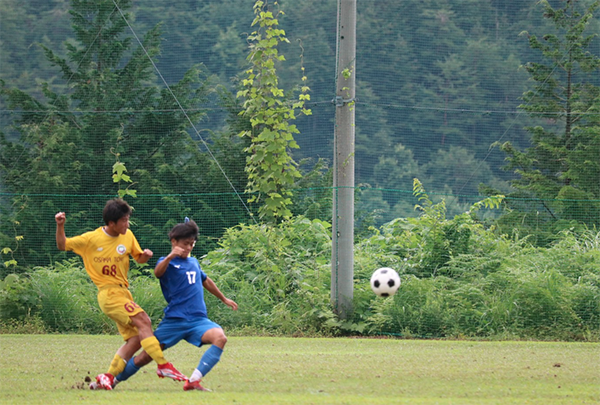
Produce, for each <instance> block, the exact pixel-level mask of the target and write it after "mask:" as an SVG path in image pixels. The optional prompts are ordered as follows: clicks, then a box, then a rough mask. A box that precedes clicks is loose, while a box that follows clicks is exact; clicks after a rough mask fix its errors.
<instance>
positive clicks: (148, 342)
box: [140, 336, 168, 365]
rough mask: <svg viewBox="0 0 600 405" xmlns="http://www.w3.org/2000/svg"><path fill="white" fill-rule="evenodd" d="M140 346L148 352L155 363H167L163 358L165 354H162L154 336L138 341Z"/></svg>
mask: <svg viewBox="0 0 600 405" xmlns="http://www.w3.org/2000/svg"><path fill="white" fill-rule="evenodd" d="M140 343H141V344H142V347H143V348H144V350H145V351H146V353H148V355H149V356H150V357H152V360H154V361H155V362H156V363H157V364H159V365H161V364H166V363H168V362H167V360H166V359H165V355H164V354H163V351H162V349H161V348H160V343H158V340H157V339H156V337H154V336H150V337H147V338H146V339H144V340H142V341H141V342H140Z"/></svg>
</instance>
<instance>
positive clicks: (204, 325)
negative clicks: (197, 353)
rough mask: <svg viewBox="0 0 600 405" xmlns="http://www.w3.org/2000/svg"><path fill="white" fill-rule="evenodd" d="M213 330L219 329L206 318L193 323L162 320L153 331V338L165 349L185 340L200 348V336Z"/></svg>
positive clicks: (178, 320) (174, 319)
mask: <svg viewBox="0 0 600 405" xmlns="http://www.w3.org/2000/svg"><path fill="white" fill-rule="evenodd" d="M213 328H219V329H220V328H221V326H219V325H217V324H216V323H214V322H213V321H211V320H210V319H208V318H199V319H197V320H194V321H189V320H186V319H176V318H167V319H163V320H162V321H161V322H160V324H158V327H157V328H156V330H155V331H154V336H156V339H158V341H159V342H160V344H161V345H164V348H165V349H168V348H169V347H172V346H175V345H176V344H177V343H179V341H180V340H182V339H185V340H186V341H187V342H189V343H191V344H193V345H194V346H198V347H200V346H202V336H203V335H204V334H205V333H206V331H208V330H210V329H213Z"/></svg>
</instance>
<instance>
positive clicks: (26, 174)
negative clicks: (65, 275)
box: [0, 0, 211, 264]
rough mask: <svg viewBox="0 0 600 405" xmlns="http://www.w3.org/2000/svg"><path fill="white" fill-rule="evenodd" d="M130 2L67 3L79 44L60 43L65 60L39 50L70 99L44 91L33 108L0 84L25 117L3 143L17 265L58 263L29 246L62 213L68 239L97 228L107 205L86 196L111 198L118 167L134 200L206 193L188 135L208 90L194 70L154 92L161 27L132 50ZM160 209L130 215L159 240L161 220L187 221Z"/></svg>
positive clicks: (46, 247)
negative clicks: (131, 185)
mask: <svg viewBox="0 0 600 405" xmlns="http://www.w3.org/2000/svg"><path fill="white" fill-rule="evenodd" d="M131 3H132V2H131V0H121V1H120V2H119V6H118V8H117V7H116V6H115V3H114V2H113V1H111V0H101V1H97V0H94V1H92V0H73V1H72V2H71V6H72V7H71V10H70V11H69V13H70V15H71V20H72V27H73V31H74V33H75V38H76V41H77V42H76V43H74V42H67V43H66V44H65V47H66V50H67V58H62V57H60V56H59V55H58V54H56V53H55V52H54V51H53V50H51V49H49V48H47V47H45V46H42V48H43V50H44V52H45V55H46V58H47V60H48V61H50V62H51V63H52V64H53V65H54V66H56V67H58V68H59V69H60V72H61V73H62V77H63V80H64V82H63V83H62V84H61V86H59V87H60V88H64V87H65V84H66V85H67V86H68V88H69V89H70V92H69V93H66V94H61V93H57V92H55V91H53V89H52V87H53V86H51V85H50V84H48V83H44V84H43V85H42V86H41V87H42V92H43V96H44V97H43V99H42V97H40V98H39V99H38V98H36V97H35V96H31V95H29V94H28V93H26V92H24V91H21V90H18V89H15V88H11V87H9V86H8V85H7V84H6V83H4V82H1V83H0V85H1V87H0V95H2V96H3V97H4V98H5V100H6V102H7V105H8V106H9V108H11V109H14V110H20V111H21V114H20V118H19V119H18V120H16V121H15V122H14V126H15V128H16V130H17V131H18V133H19V139H17V140H15V141H11V140H8V139H6V137H1V139H0V144H1V146H2V148H1V150H0V175H1V183H2V185H3V187H4V189H5V190H6V191H7V192H10V193H14V195H15V197H14V199H13V204H12V207H10V208H7V207H2V208H3V210H4V211H3V212H2V213H1V215H2V217H3V218H2V220H3V221H4V220H6V221H8V222H10V223H13V224H19V230H18V231H17V232H18V233H19V234H21V235H24V239H23V241H22V242H21V245H20V248H19V252H18V255H17V256H18V259H17V261H18V262H19V263H22V264H27V263H29V264H37V263H39V262H47V260H48V259H47V258H48V256H53V255H54V254H55V252H56V249H55V248H54V241H53V240H52V239H50V240H42V241H40V240H35V239H36V237H37V235H52V234H53V230H52V227H53V226H54V225H53V224H52V221H51V220H49V218H50V219H51V218H52V216H53V215H54V213H55V212H57V211H59V210H66V209H67V208H68V211H69V214H70V216H69V218H70V223H71V224H72V225H71V226H72V227H73V228H71V229H73V232H75V230H79V231H83V230H89V229H92V228H93V227H95V226H97V225H98V222H99V221H101V217H100V215H99V214H100V213H101V210H102V206H103V204H104V201H103V200H104V199H105V198H106V197H95V198H90V197H88V196H98V195H100V196H108V197H111V196H116V194H117V191H118V190H117V188H118V187H117V186H115V184H114V182H113V178H112V174H113V166H114V164H115V162H119V161H120V162H122V163H123V164H124V165H126V167H127V168H128V169H129V171H130V176H131V178H132V179H133V182H134V183H136V185H135V189H136V190H137V192H138V193H140V194H141V193H146V194H148V193H174V192H175V190H177V192H179V193H181V191H182V190H185V191H187V192H198V191H200V190H202V191H204V189H203V188H202V186H203V185H204V184H206V182H205V178H204V177H203V175H204V171H205V170H206V168H207V167H209V166H210V165H211V162H210V159H209V158H208V157H207V156H206V154H202V153H201V151H200V149H199V148H198V145H197V141H195V140H193V139H191V137H190V135H189V133H188V132H187V131H188V128H189V126H190V121H191V122H198V121H199V120H200V119H201V118H202V117H203V115H204V112H203V111H202V110H199V109H197V108H196V106H197V105H198V104H199V103H200V102H201V101H202V100H203V99H205V98H206V95H207V93H208V91H209V89H208V83H209V81H208V80H207V79H206V78H204V77H203V76H202V75H203V73H202V68H201V67H199V66H196V67H193V68H191V69H189V70H188V71H187V72H186V73H185V75H184V77H183V79H182V80H180V81H179V82H178V83H175V84H173V85H171V86H170V89H169V90H167V89H161V88H160V87H159V86H157V85H155V84H154V81H155V79H156V77H155V72H154V68H153V64H152V59H151V58H155V57H156V56H157V55H158V54H159V52H160V41H161V32H160V27H159V26H158V25H157V26H155V27H153V28H152V29H150V30H149V31H148V32H147V33H146V34H145V35H144V36H143V38H142V40H141V44H142V45H140V46H133V37H132V36H127V35H126V33H127V32H128V23H127V21H128V20H131V15H130V14H129V13H128V12H127V11H128V10H129V9H130V7H131ZM122 12H123V14H121V13H122ZM182 108H183V111H182ZM184 111H185V112H184ZM32 174H33V175H32ZM74 195H76V196H74ZM79 196H81V197H79ZM67 198H68V201H67ZM136 203H139V204H143V202H141V201H139V202H138V201H136ZM163 204H164V206H158V205H156V206H155V207H154V208H155V210H154V211H153V210H152V209H151V208H148V209H147V210H144V211H145V212H146V213H147V214H146V216H144V215H142V213H141V212H139V213H136V220H138V224H139V225H141V224H148V225H149V226H148V227H145V228H144V232H146V233H147V234H149V235H152V234H154V235H156V238H160V240H161V241H162V240H163V239H164V234H165V230H164V229H163V228H164V227H165V223H166V222H167V220H171V221H177V220H181V219H182V218H183V216H182V215H183V213H182V212H180V211H179V204H178V201H169V203H167V202H163ZM200 205H201V209H202V210H203V211H207V208H206V206H205V205H206V204H205V205H204V206H202V204H200ZM140 211H141V210H140ZM152 213H159V214H160V215H152ZM186 214H187V215H189V216H191V217H192V216H193V215H191V214H190V213H189V212H186ZM198 216H199V215H198ZM166 226H168V225H166ZM3 231H4V227H3ZM144 232H139V233H138V237H139V236H140V235H143V234H144ZM148 237H150V236H148ZM44 239H48V238H47V237H46V238H44ZM40 246H42V248H40Z"/></svg>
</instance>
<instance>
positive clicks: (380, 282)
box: [371, 267, 400, 297]
mask: <svg viewBox="0 0 600 405" xmlns="http://www.w3.org/2000/svg"><path fill="white" fill-rule="evenodd" d="M398 287H400V276H399V275H398V273H396V270H394V269H390V268H389V267H382V268H380V269H377V270H375V272H374V273H373V275H372V276H371V289H372V290H373V292H374V293H375V294H377V295H378V296H380V297H391V296H392V295H394V294H396V291H398Z"/></svg>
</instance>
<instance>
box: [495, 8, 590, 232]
mask: <svg viewBox="0 0 600 405" xmlns="http://www.w3.org/2000/svg"><path fill="white" fill-rule="evenodd" d="M539 4H541V6H542V7H543V10H544V17H545V18H546V19H547V20H549V22H551V24H552V25H553V27H551V28H549V29H548V31H549V32H548V33H547V34H545V35H543V36H542V37H538V36H537V35H533V34H529V33H528V32H523V34H524V35H527V37H528V40H529V45H530V47H531V48H532V49H534V50H536V51H539V52H540V53H541V55H542V57H543V60H542V61H541V62H529V63H526V64H525V65H524V69H525V70H526V71H527V73H528V74H529V76H530V78H531V80H532V82H533V86H532V88H531V89H529V90H527V91H526V92H525V93H523V97H522V99H523V104H521V105H520V106H519V107H520V108H521V109H522V110H524V111H525V112H527V114H528V115H529V116H531V117H532V118H533V119H534V122H535V123H536V124H535V125H531V126H528V127H527V128H526V130H527V131H528V132H529V133H530V136H531V143H532V146H531V147H530V148H528V149H526V150H525V151H521V150H519V148H516V147H515V146H514V145H513V144H512V143H511V142H505V143H502V144H500V148H501V149H502V150H503V151H504V152H505V153H506V156H507V161H508V165H507V166H506V169H507V170H511V171H514V172H515V173H516V174H517V175H518V176H519V177H518V178H517V179H516V180H514V181H513V185H514V186H515V187H516V188H517V189H518V190H519V191H518V192H517V193H512V194H510V195H509V197H515V198H516V199H515V200H513V199H512V198H508V199H507V200H506V203H507V204H508V206H509V207H510V208H511V210H512V211H516V213H510V214H509V215H510V216H509V217H506V218H504V220H506V221H503V222H505V223H507V222H508V223H510V222H512V223H514V221H512V217H517V219H520V220H522V223H524V224H526V225H528V226H529V229H527V227H523V228H524V229H525V230H526V231H525V232H530V233H533V234H539V233H540V232H539V231H538V229H536V228H535V227H534V223H536V224H537V225H540V224H541V228H542V235H543V233H550V234H551V233H552V232H553V231H554V233H556V231H557V230H560V229H564V228H565V227H564V226H561V225H560V223H561V222H563V221H564V222H568V223H570V224H569V225H567V228H568V227H569V226H572V223H576V222H579V223H583V224H586V225H587V226H598V225H599V224H600V214H598V213H599V212H600V202H599V201H600V194H599V193H598V191H599V190H600V189H599V188H598V181H597V179H598V176H599V174H600V171H599V167H600V166H599V163H598V159H597V156H598V155H597V153H596V152H597V151H598V149H597V144H598V139H600V138H599V136H600V125H599V119H598V114H597V113H598V110H599V108H600V107H599V106H600V87H599V86H598V81H597V78H598V75H599V74H600V56H598V55H595V54H594V53H592V49H593V45H592V44H593V41H594V40H595V38H596V37H597V36H598V34H597V32H594V31H593V28H592V27H593V23H594V13H596V12H597V10H598V9H599V8H600V1H594V2H592V3H590V4H589V5H588V6H587V8H586V9H585V10H583V11H582V10H580V9H581V6H583V5H582V4H581V3H580V2H575V1H568V2H566V3H565V5H564V6H563V7H562V8H557V9H555V8H553V7H552V6H551V4H550V3H549V2H548V1H545V0H543V1H540V2H539ZM590 30H592V31H591V33H588V32H590ZM518 198H529V199H535V201H536V202H537V204H534V205H533V204H529V205H528V204H523V203H521V202H520V201H519V200H518ZM509 221H510V222H509ZM541 240H542V241H543V242H546V241H547V236H542V238H541Z"/></svg>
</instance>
